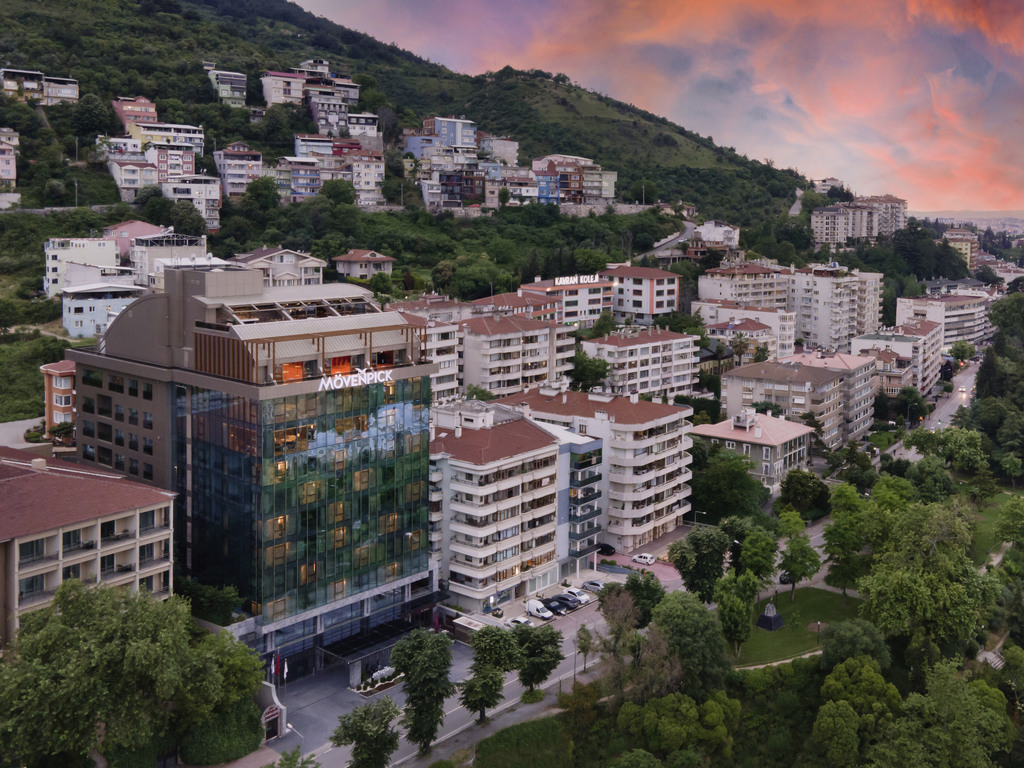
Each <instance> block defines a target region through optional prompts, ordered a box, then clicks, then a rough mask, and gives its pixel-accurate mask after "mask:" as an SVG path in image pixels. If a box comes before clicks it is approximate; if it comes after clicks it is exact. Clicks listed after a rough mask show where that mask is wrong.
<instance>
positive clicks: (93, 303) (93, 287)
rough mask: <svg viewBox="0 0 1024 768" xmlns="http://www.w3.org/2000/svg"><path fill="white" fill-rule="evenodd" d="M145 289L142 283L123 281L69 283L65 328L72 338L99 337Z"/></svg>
mask: <svg viewBox="0 0 1024 768" xmlns="http://www.w3.org/2000/svg"><path fill="white" fill-rule="evenodd" d="M145 290H146V289H145V288H143V287H142V286H141V285H131V284H128V285H125V284H124V283H120V282H118V283H86V284H84V285H76V286H66V287H65V288H64V296H63V299H62V301H61V305H62V317H63V320H62V324H63V326H64V330H65V331H67V332H68V335H69V336H70V337H71V338H73V339H92V338H96V337H97V336H99V335H100V334H102V333H103V332H104V331H106V330H107V326H108V325H109V324H110V321H111V320H112V319H113V318H115V317H116V316H117V315H118V313H119V312H120V311H121V310H122V309H124V308H125V307H127V306H128V305H129V304H131V303H132V302H134V301H135V300H136V299H137V298H139V297H140V296H141V295H142V294H143V292H144V291H145Z"/></svg>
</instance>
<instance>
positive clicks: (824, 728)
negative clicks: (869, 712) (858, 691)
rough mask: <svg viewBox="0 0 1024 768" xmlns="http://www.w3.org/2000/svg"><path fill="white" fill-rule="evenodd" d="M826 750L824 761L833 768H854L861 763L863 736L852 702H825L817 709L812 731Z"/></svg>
mask: <svg viewBox="0 0 1024 768" xmlns="http://www.w3.org/2000/svg"><path fill="white" fill-rule="evenodd" d="M812 734H813V736H814V739H815V740H816V741H817V742H819V743H820V744H821V745H822V746H823V747H824V748H825V758H826V760H827V761H828V765H829V766H831V767H833V768H852V767H853V766H855V765H857V763H858V762H859V761H860V736H859V735H858V733H857V713H856V712H854V710H853V707H851V706H850V704H849V702H847V701H843V700H842V699H840V700H839V701H826V702H825V703H824V704H822V705H821V707H819V708H818V716H817V717H816V718H815V719H814V729H813V731H812Z"/></svg>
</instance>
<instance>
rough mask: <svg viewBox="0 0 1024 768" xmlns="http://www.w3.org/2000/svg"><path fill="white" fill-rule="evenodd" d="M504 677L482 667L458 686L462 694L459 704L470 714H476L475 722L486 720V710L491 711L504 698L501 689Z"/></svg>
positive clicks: (492, 669)
mask: <svg viewBox="0 0 1024 768" xmlns="http://www.w3.org/2000/svg"><path fill="white" fill-rule="evenodd" d="M504 685H505V677H504V675H502V674H501V672H499V671H498V670H496V669H494V668H493V667H483V668H481V669H478V670H476V671H474V672H473V676H472V677H471V678H469V679H468V680H465V681H464V682H462V683H460V684H459V688H460V689H461V690H462V693H461V694H459V702H460V703H461V704H462V706H464V707H465V708H466V709H468V710H469V711H470V712H477V713H478V714H479V718H478V719H477V722H479V723H482V722H484V721H485V720H486V719H487V710H488V709H493V708H494V707H496V706H498V704H500V703H501V700H502V699H503V698H505V695H504V694H503V693H502V689H503V688H504Z"/></svg>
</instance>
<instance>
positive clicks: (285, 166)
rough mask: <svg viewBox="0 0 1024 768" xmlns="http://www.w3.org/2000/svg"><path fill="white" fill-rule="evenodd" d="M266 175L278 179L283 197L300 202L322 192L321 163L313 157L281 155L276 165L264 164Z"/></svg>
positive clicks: (278, 186)
mask: <svg viewBox="0 0 1024 768" xmlns="http://www.w3.org/2000/svg"><path fill="white" fill-rule="evenodd" d="M263 173H264V175H267V176H273V177H274V179H276V180H277V189H278V192H279V193H280V195H281V199H282V200H285V201H286V202H289V203H300V202H302V201H303V200H305V199H306V198H309V197H312V196H313V195H316V194H318V193H319V192H320V186H321V183H322V182H321V178H320V164H319V163H318V162H317V160H316V158H313V157H279V158H277V165H276V166H272V167H271V166H264V168H263Z"/></svg>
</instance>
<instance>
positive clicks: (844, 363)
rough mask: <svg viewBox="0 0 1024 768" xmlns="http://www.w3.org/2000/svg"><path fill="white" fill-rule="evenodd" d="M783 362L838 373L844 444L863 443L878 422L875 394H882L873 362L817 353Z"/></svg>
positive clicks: (848, 355)
mask: <svg viewBox="0 0 1024 768" xmlns="http://www.w3.org/2000/svg"><path fill="white" fill-rule="evenodd" d="M780 362H783V363H798V364H800V365H804V366H807V367H808V368H825V369H826V370H829V371H833V372H835V373H838V374H839V375H840V381H839V388H840V393H839V396H840V399H841V409H842V416H843V441H844V442H849V441H850V440H860V439H861V438H862V437H864V436H865V435H867V433H868V430H869V429H871V424H872V423H873V421H874V404H875V395H876V394H877V393H878V376H877V375H876V368H875V364H874V362H873V361H871V360H866V359H865V358H863V357H860V356H859V355H853V354H843V353H840V352H837V353H834V354H826V353H824V352H821V351H814V352H804V353H802V354H799V355H793V356H791V357H787V358H785V359H784V360H781V361H780Z"/></svg>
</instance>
